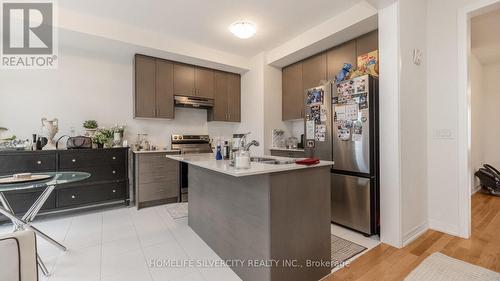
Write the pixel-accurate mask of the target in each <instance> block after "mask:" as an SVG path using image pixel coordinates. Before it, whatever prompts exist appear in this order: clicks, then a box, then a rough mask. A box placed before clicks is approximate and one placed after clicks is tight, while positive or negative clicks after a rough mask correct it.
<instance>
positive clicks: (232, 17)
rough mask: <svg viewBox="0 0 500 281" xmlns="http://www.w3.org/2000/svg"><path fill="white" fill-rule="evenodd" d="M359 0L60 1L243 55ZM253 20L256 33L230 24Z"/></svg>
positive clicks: (276, 42)
mask: <svg viewBox="0 0 500 281" xmlns="http://www.w3.org/2000/svg"><path fill="white" fill-rule="evenodd" d="M358 2H361V1H360V0H143V1H137V0H106V1H103V0H85V1H82V0H64V1H58V5H59V6H61V7H63V8H65V9H69V10H72V11H74V12H79V13H83V14H87V15H92V16H97V17H103V18H106V19H108V20H116V21H118V22H123V23H126V24H131V25H135V26H138V27H140V28H144V29H147V30H150V31H155V32H159V33H162V34H165V35H166V36H168V37H171V38H176V39H181V40H185V41H187V42H191V43H195V44H199V45H203V46H206V47H210V48H213V49H217V50H221V51H225V52H229V53H233V54H236V55H241V56H253V55H255V54H258V53H259V52H262V51H266V50H269V49H272V48H274V47H276V46H278V45H280V44H282V43H284V42H286V41H288V40H290V39H292V38H294V37H296V36H297V35H299V34H301V33H303V32H305V31H306V30H308V29H310V28H312V27H314V26H316V25H318V24H320V23H322V22H324V21H326V20H327V19H329V18H331V17H333V16H335V15H337V14H339V13H341V12H343V11H345V10H347V9H348V8H350V7H352V6H354V5H355V4H357V3H358ZM240 19H244V20H250V21H253V22H254V23H256V25H257V34H256V35H255V36H254V37H252V38H250V39H246V40H242V39H238V38H236V37H234V36H233V35H232V34H231V33H230V32H229V30H228V26H229V25H230V24H231V23H233V22H234V21H237V20H240Z"/></svg>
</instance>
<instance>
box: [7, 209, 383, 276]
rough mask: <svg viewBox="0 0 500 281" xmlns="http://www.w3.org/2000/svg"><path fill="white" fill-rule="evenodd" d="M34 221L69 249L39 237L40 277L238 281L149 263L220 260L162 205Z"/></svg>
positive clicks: (371, 242) (352, 236) (208, 270)
mask: <svg viewBox="0 0 500 281" xmlns="http://www.w3.org/2000/svg"><path fill="white" fill-rule="evenodd" d="M34 225H35V226H37V227H38V228H39V229H40V230H42V231H44V232H46V233H47V234H48V235H50V236H52V237H54V238H55V239H57V240H58V241H59V242H62V243H63V244H64V245H66V246H67V247H68V249H69V250H68V251H67V252H61V251H60V250H59V249H57V248H55V247H54V246H52V245H51V244H49V243H47V242H45V241H44V240H43V239H38V247H39V249H38V251H39V253H40V255H41V257H42V259H43V260H44V262H45V264H46V265H47V267H48V269H49V270H50V272H51V275H50V276H49V277H42V278H41V279H40V280H43V281H80V280H81V281H128V280H131V281H138V280H141V281H170V280H171V281H225V280H231V281H232V280H241V279H240V278H239V277H238V276H237V275H236V274H235V273H234V272H233V271H232V270H231V269H229V268H224V267H187V266H179V267H165V266H159V267H158V266H157V267H155V266H151V261H152V260H155V259H157V260H160V261H170V260H175V261H183V260H195V261H217V260H220V257H219V256H218V255H217V254H216V253H215V252H214V251H213V250H212V249H210V247H208V245H207V244H205V242H203V240H201V238H200V237H198V235H196V233H194V232H193V231H192V230H191V229H190V228H189V227H188V225H187V218H181V219H175V220H174V219H172V218H171V217H170V215H169V214H168V212H167V211H166V208H165V206H158V207H152V208H147V209H142V210H140V211H137V210H136V209H135V208H118V209H112V210H104V211H98V212H91V213H83V214H73V215H66V216H64V217H46V218H44V217H39V218H37V219H35V222H34ZM10 229H11V226H10V225H2V226H0V233H5V232H9V231H10ZM332 233H333V234H335V235H337V236H339V237H342V238H344V239H347V240H350V241H353V242H355V243H358V244H360V245H363V246H365V247H367V248H369V249H370V248H373V247H374V246H376V245H377V244H378V243H379V242H378V240H377V239H378V238H377V237H371V238H366V237H364V236H363V235H361V234H357V233H354V232H352V231H349V230H346V229H343V228H341V227H338V226H335V225H332ZM365 252H366V251H365ZM355 258H356V257H355Z"/></svg>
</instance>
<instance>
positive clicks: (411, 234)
mask: <svg viewBox="0 0 500 281" xmlns="http://www.w3.org/2000/svg"><path fill="white" fill-rule="evenodd" d="M428 229H429V226H428V224H427V222H424V223H422V224H421V225H417V226H416V227H414V228H413V229H412V230H410V231H408V232H407V233H405V234H404V235H403V247H406V246H407V245H408V244H410V243H411V242H413V241H415V239H417V238H418V237H420V236H421V235H422V234H424V233H425V232H426V231H427V230H428Z"/></svg>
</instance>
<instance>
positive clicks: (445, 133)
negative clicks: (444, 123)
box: [432, 129, 455, 140]
mask: <svg viewBox="0 0 500 281" xmlns="http://www.w3.org/2000/svg"><path fill="white" fill-rule="evenodd" d="M432 138H433V139H448V140H452V139H455V133H454V132H453V130H452V129H434V131H433V132H432Z"/></svg>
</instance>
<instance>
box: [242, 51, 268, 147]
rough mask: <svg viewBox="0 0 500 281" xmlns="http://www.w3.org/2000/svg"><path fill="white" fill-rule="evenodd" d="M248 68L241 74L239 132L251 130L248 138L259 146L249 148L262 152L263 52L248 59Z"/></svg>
mask: <svg viewBox="0 0 500 281" xmlns="http://www.w3.org/2000/svg"><path fill="white" fill-rule="evenodd" d="M249 65H250V67H249V68H250V70H249V71H248V72H246V73H245V74H243V75H242V76H241V124H240V126H239V127H238V130H239V132H241V133H246V132H251V135H250V136H249V137H248V138H249V140H257V141H258V142H259V143H260V146H258V147H253V148H252V149H251V151H252V153H254V154H264V54H263V53H260V54H258V55H256V56H254V57H253V58H251V59H250V64H249Z"/></svg>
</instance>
